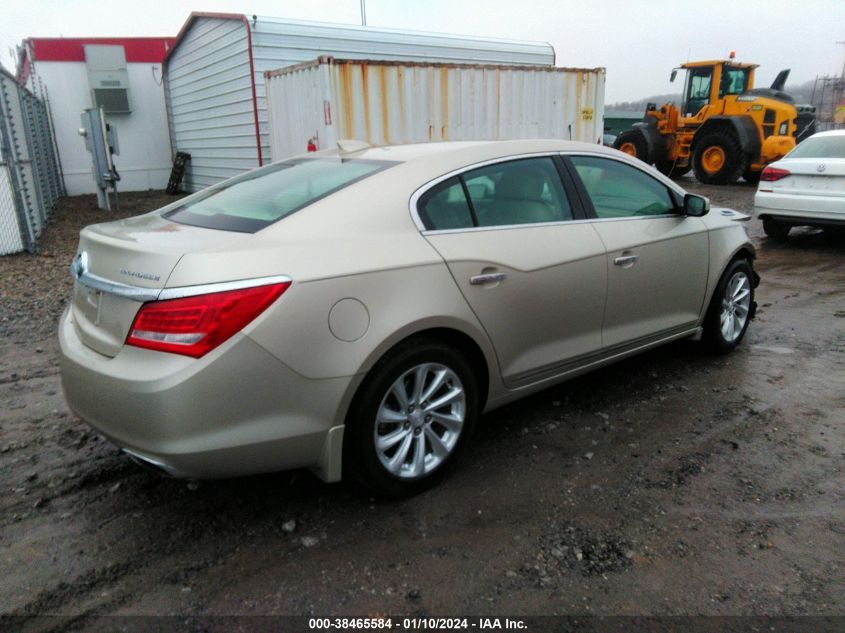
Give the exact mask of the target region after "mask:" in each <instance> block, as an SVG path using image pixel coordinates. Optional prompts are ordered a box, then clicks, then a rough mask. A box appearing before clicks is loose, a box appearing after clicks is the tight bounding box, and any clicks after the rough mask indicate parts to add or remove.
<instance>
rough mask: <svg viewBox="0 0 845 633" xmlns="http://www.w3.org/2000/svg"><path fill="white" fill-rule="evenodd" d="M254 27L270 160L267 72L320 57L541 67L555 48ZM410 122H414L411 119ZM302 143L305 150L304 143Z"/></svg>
mask: <svg viewBox="0 0 845 633" xmlns="http://www.w3.org/2000/svg"><path fill="white" fill-rule="evenodd" d="M250 25H251V26H252V45H253V60H254V64H255V90H256V101H257V105H258V126H259V131H260V136H261V151H262V154H263V156H264V157H265V162H269V160H270V157H272V160H277V159H278V157H277V156H276V155H275V154H274V153H273V151H272V144H271V140H270V126H269V124H268V108H267V99H266V93H265V90H266V89H265V85H264V73H265V72H266V71H271V70H276V69H278V68H282V67H285V66H291V65H294V64H301V63H303V62H309V61H312V60H314V59H315V58H317V57H320V56H334V57H343V58H346V59H361V60H364V59H375V60H404V61H414V62H429V63H449V62H452V63H460V62H473V63H478V64H518V65H537V66H550V65H551V64H553V63H554V50H553V49H552V47H551V46H550V45H549V44H542V43H537V42H520V41H511V40H498V39H489V38H476V37H469V36H459V35H446V34H439V33H424V32H414V31H399V30H391V29H379V28H375V27H360V26H353V25H338V24H330V25H329V24H315V23H307V22H290V21H285V20H278V19H274V18H266V17H261V16H259V17H258V19H257V20H256V21H253V20H250ZM394 85H395V84H394ZM411 121H413V119H411ZM370 125H371V128H372V129H375V128H377V127H380V125H378V122H377V121H374V120H371V121H370ZM409 125H413V123H411V122H409ZM300 129H301V128H300ZM301 130H302V129H301ZM302 131H303V134H304V136H305V140H307V139H308V138H309V137H310V136H311V135H312V134H313V132H310V131H309V132H308V133H305V131H304V130H302ZM401 136H402V134H401V133H398V132H397V138H399V137H401ZM299 147H300V148H302V149H304V147H305V145H304V143H302V144H300V145H299ZM298 151H301V149H299V150H297V152H298Z"/></svg>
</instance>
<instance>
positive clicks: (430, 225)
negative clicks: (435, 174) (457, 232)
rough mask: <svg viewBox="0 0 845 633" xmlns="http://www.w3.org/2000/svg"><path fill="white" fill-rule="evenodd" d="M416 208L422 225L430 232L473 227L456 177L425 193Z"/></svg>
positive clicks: (470, 215) (473, 224)
mask: <svg viewBox="0 0 845 633" xmlns="http://www.w3.org/2000/svg"><path fill="white" fill-rule="evenodd" d="M417 208H418V210H419V214H420V219H421V220H422V222H423V225H425V227H426V228H427V229H430V230H434V231H448V230H449V229H469V228H472V227H473V226H475V223H474V221H473V218H472V211H471V210H470V208H469V203H468V202H467V198H466V195H465V194H464V188H463V185H462V184H461V181H460V179H459V178H458V177H455V178H450V179H449V180H446V181H444V182H441V183H440V184H439V185H436V186H434V187H432V188H431V189H429V190H428V191H426V192H425V194H423V196H422V198H420V202H419V205H418V206H417Z"/></svg>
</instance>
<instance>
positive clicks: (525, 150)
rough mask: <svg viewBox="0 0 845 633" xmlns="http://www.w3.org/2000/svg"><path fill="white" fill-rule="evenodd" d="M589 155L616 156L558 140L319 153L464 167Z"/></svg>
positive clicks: (590, 145) (438, 143)
mask: <svg viewBox="0 0 845 633" xmlns="http://www.w3.org/2000/svg"><path fill="white" fill-rule="evenodd" d="M550 151H551V152H558V151H559V152H567V151H572V152H577V151H581V152H583V151H590V152H599V153H607V154H616V152H614V150H611V149H609V148H606V147H603V146H602V145H600V144H598V143H580V142H577V141H564V140H559V139H519V140H508V141H434V142H430V143H411V144H406V145H384V146H379V147H369V148H367V149H363V150H359V151H355V152H341V151H340V150H338V149H332V150H326V151H323V152H319V154H320V155H322V156H342V157H344V158H357V159H364V160H386V161H396V162H402V163H406V162H414V161H425V160H430V159H434V158H438V157H440V158H444V159H445V158H448V159H453V160H456V161H459V162H460V161H466V162H467V163H470V162H474V161H476V160H486V159H489V158H496V157H499V156H511V155H516V154H531V153H536V152H550Z"/></svg>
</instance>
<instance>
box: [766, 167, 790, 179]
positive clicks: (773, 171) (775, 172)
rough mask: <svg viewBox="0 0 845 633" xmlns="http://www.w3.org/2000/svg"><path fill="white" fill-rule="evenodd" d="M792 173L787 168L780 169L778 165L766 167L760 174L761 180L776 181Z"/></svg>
mask: <svg viewBox="0 0 845 633" xmlns="http://www.w3.org/2000/svg"><path fill="white" fill-rule="evenodd" d="M790 175H791V174H790V172H789V171H788V170H786V169H778V168H777V167H766V168H765V169H764V170H763V173H761V174H760V180H763V181H765V182H774V181H776V180H780V179H781V178H786V177H787V176H790Z"/></svg>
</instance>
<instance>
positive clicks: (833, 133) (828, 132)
mask: <svg viewBox="0 0 845 633" xmlns="http://www.w3.org/2000/svg"><path fill="white" fill-rule="evenodd" d="M813 136H845V129H843V130H826V131H824V132H816V133H815V134H813ZM813 136H811V137H810V138H813Z"/></svg>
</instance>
